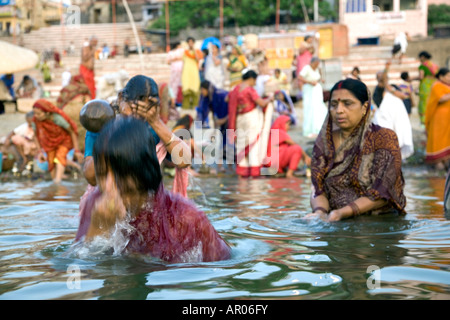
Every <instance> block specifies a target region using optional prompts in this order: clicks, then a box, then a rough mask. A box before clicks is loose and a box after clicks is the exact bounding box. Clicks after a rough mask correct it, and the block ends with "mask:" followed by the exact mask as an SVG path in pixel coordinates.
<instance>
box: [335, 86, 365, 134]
mask: <svg viewBox="0 0 450 320" xmlns="http://www.w3.org/2000/svg"><path fill="white" fill-rule="evenodd" d="M365 113H366V105H365V104H364V105H363V104H361V102H360V101H359V100H358V99H357V98H356V97H355V96H354V95H353V93H351V92H350V91H349V90H347V89H338V90H334V91H333V94H332V96H331V100H330V115H331V118H332V120H333V122H334V123H335V124H336V125H337V126H338V127H339V128H340V129H342V130H349V131H351V130H353V129H354V128H355V127H356V126H357V125H358V124H359V123H360V122H361V119H362V118H363V116H364V115H365Z"/></svg>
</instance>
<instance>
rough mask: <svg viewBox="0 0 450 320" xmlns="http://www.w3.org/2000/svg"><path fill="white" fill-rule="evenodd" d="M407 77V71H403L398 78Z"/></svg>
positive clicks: (406, 78)
mask: <svg viewBox="0 0 450 320" xmlns="http://www.w3.org/2000/svg"><path fill="white" fill-rule="evenodd" d="M408 77H409V73H408V71H403V72H402V73H401V74H400V78H402V79H403V80H405V81H406V80H408Z"/></svg>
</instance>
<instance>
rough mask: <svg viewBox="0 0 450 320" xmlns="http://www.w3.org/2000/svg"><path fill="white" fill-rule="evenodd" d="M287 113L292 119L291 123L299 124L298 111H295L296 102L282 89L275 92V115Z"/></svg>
mask: <svg viewBox="0 0 450 320" xmlns="http://www.w3.org/2000/svg"><path fill="white" fill-rule="evenodd" d="M280 115H287V116H289V118H290V119H291V124H292V125H294V126H295V125H296V124H297V113H296V112H295V107H294V103H293V102H292V99H291V97H290V96H289V94H288V93H287V92H286V91H283V90H280V91H277V92H275V101H274V113H273V117H275V118H277V117H279V116H280Z"/></svg>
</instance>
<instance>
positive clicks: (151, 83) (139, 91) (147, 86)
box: [122, 75, 159, 101]
mask: <svg viewBox="0 0 450 320" xmlns="http://www.w3.org/2000/svg"><path fill="white" fill-rule="evenodd" d="M148 97H157V98H159V93H158V85H157V84H156V82H155V80H153V79H152V78H149V77H146V76H143V75H137V76H134V77H133V78H131V79H130V80H129V81H128V83H127V84H126V86H125V88H123V90H122V98H123V99H124V100H125V101H136V100H140V101H143V100H145V98H148Z"/></svg>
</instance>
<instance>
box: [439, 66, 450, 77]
mask: <svg viewBox="0 0 450 320" xmlns="http://www.w3.org/2000/svg"><path fill="white" fill-rule="evenodd" d="M449 72H450V70H449V69H448V68H440V69H439V71H438V72H437V73H436V78H438V79H439V77H441V76H445V75H446V74H447V73H449Z"/></svg>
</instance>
